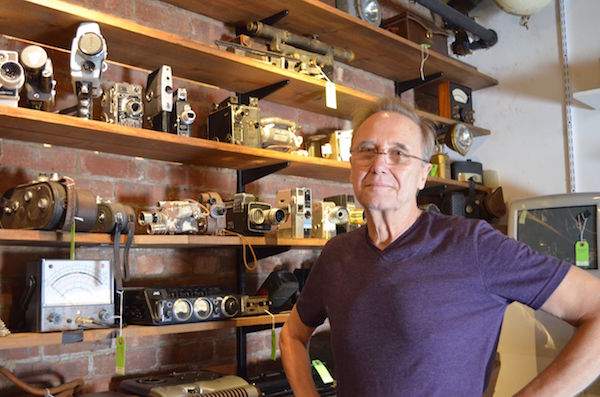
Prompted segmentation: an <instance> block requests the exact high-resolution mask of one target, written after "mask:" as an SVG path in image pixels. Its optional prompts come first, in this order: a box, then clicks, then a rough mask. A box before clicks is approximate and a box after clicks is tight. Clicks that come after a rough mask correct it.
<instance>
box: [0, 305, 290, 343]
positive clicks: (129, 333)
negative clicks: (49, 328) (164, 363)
mask: <svg viewBox="0 0 600 397" xmlns="http://www.w3.org/2000/svg"><path fill="white" fill-rule="evenodd" d="M288 316H289V313H280V314H275V322H276V323H278V324H281V323H284V322H285V321H286V320H287V318H288ZM271 322H272V319H271V316H266V315H265V316H248V317H236V318H232V319H230V320H223V321H206V322H200V323H188V324H176V325H163V326H149V325H130V326H127V327H125V328H123V335H124V336H125V337H139V336H154V335H168V334H181V333H187V332H200V331H209V330H215V329H224V328H237V327H246V326H253V325H268V324H271ZM117 332H118V330H117V329H115V328H99V329H89V330H85V331H83V342H93V341H98V340H105V339H112V338H115V337H116V336H117ZM60 344H62V332H47V333H38V332H20V333H13V334H11V335H8V336H5V337H0V350H5V349H19V348H24V347H34V346H43V345H60Z"/></svg>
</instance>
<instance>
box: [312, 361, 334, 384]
mask: <svg viewBox="0 0 600 397" xmlns="http://www.w3.org/2000/svg"><path fill="white" fill-rule="evenodd" d="M312 365H313V367H314V368H315V370H316V371H317V373H318V374H319V377H320V378H321V381H322V382H323V384H326V385H327V384H329V383H333V378H332V377H331V374H330V373H329V370H328V369H327V367H326V366H325V364H323V363H322V362H321V360H312Z"/></svg>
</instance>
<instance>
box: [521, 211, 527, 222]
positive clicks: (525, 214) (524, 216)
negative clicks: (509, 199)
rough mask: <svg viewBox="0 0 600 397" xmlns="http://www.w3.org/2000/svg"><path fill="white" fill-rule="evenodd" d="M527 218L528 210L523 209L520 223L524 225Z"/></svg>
mask: <svg viewBox="0 0 600 397" xmlns="http://www.w3.org/2000/svg"><path fill="white" fill-rule="evenodd" d="M525 220H527V210H523V211H521V213H520V214H519V225H524V224H525Z"/></svg>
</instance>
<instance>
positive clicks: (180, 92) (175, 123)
mask: <svg viewBox="0 0 600 397" xmlns="http://www.w3.org/2000/svg"><path fill="white" fill-rule="evenodd" d="M195 120H196V112H194V111H193V110H192V106H191V105H190V103H189V102H188V100H187V90H186V89H185V88H178V89H177V91H175V93H174V94H173V111H172V112H171V113H170V121H169V126H170V130H169V132H170V133H172V134H177V135H181V136H191V133H192V128H191V125H192V123H193V122H194V121H195Z"/></svg>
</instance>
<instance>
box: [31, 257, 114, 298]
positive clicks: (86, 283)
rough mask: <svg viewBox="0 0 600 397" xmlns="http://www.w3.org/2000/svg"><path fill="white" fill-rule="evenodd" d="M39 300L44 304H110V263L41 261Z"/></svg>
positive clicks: (111, 290) (111, 291)
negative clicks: (41, 279) (40, 298)
mask: <svg viewBox="0 0 600 397" xmlns="http://www.w3.org/2000/svg"><path fill="white" fill-rule="evenodd" d="M42 266H43V269H42V272H43V273H44V280H45V282H44V283H43V285H42V303H43V304H44V305H45V306H80V305H103V304H111V303H112V294H113V288H112V282H113V280H112V272H111V269H110V262H109V261H107V260H103V261H92V260H76V261H67V260H45V261H44V262H43V263H42Z"/></svg>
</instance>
